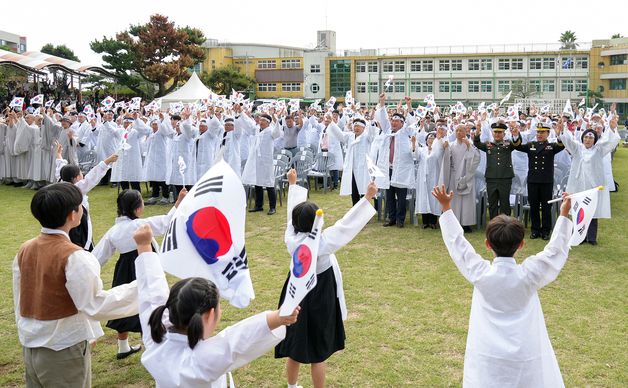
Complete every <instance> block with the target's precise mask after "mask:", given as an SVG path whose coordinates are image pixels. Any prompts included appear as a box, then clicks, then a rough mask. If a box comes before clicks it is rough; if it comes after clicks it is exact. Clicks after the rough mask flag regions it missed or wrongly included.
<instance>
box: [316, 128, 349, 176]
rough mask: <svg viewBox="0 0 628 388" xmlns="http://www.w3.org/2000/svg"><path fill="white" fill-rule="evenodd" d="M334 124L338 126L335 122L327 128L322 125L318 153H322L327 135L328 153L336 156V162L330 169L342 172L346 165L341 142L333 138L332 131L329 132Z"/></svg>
mask: <svg viewBox="0 0 628 388" xmlns="http://www.w3.org/2000/svg"><path fill="white" fill-rule="evenodd" d="M332 124H333V125H336V124H334V123H333V121H332V122H331V123H330V124H329V125H328V126H327V127H325V126H324V125H322V129H321V131H320V134H319V139H318V152H322V149H321V144H322V142H323V138H324V136H325V135H327V152H329V153H330V154H332V155H334V162H333V163H331V164H330V165H329V169H330V170H338V171H340V170H342V166H343V165H344V158H343V154H342V147H341V145H340V140H338V138H337V137H336V136H332V134H331V131H329V127H330V126H331V125H332ZM336 126H337V125H336Z"/></svg>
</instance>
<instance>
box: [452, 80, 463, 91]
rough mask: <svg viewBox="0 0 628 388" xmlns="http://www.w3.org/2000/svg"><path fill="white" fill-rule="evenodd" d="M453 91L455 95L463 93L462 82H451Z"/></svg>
mask: <svg viewBox="0 0 628 388" xmlns="http://www.w3.org/2000/svg"><path fill="white" fill-rule="evenodd" d="M451 91H452V92H454V93H462V81H451Z"/></svg>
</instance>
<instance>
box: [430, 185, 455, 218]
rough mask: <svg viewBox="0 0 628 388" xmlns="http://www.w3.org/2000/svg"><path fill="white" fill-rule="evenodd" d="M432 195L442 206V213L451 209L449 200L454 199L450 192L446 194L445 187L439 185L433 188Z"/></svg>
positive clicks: (452, 193)
mask: <svg viewBox="0 0 628 388" xmlns="http://www.w3.org/2000/svg"><path fill="white" fill-rule="evenodd" d="M432 195H433V196H434V198H436V200H437V201H438V202H439V203H440V205H441V206H442V208H443V213H444V212H446V211H447V210H449V209H451V200H452V199H453V198H454V192H453V191H450V192H449V193H447V189H445V185H441V187H438V186H434V189H433V190H432Z"/></svg>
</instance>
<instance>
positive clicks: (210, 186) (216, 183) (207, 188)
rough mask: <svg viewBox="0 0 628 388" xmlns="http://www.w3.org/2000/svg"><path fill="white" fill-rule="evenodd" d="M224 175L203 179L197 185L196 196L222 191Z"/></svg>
mask: <svg viewBox="0 0 628 388" xmlns="http://www.w3.org/2000/svg"><path fill="white" fill-rule="evenodd" d="M222 177H223V176H222V175H220V176H215V177H212V178H209V179H207V180H206V181H203V182H201V183H199V184H198V186H196V193H194V197H198V196H199V195H203V194H207V193H222Z"/></svg>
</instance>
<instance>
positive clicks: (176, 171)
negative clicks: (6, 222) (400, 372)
mask: <svg viewBox="0 0 628 388" xmlns="http://www.w3.org/2000/svg"><path fill="white" fill-rule="evenodd" d="M103 105H104V106H102V107H100V108H98V109H97V110H96V111H90V110H88V111H82V112H75V111H72V110H69V111H67V112H65V114H61V113H60V112H57V111H55V109H53V108H52V107H48V108H47V109H42V108H43V107H39V106H36V107H33V108H34V109H32V110H31V111H26V112H24V111H22V110H21V109H11V110H6V111H5V112H4V113H3V120H2V123H1V124H0V137H1V138H2V139H3V146H2V149H1V151H2V154H1V155H0V156H1V157H0V173H1V175H0V177H1V178H2V179H3V181H4V183H6V184H12V185H23V186H24V187H27V188H31V189H35V190H37V192H36V193H35V195H34V197H33V200H32V202H31V212H32V213H33V216H34V217H35V218H36V219H37V220H38V221H39V222H40V223H41V226H42V234H41V235H39V236H38V237H36V238H35V239H33V240H30V241H28V242H26V243H25V244H23V245H22V247H21V248H20V251H19V252H18V254H17V256H16V259H15V261H14V265H13V275H14V297H15V298H14V299H15V309H16V318H17V327H18V334H19V337H20V342H21V343H22V345H23V346H24V349H25V351H24V359H25V364H26V381H27V385H29V386H53V385H58V384H59V382H60V381H64V382H66V383H67V385H72V384H76V386H88V385H89V384H90V378H91V374H90V373H91V367H90V364H89V362H90V341H93V340H95V339H96V338H97V337H99V336H102V335H103V332H102V329H101V328H100V324H99V322H98V321H99V320H109V322H108V323H107V326H108V327H110V328H112V329H114V330H116V331H117V332H118V353H117V358H118V359H122V358H126V357H128V356H130V355H132V354H134V353H136V352H138V351H140V350H141V347H140V346H132V345H130V344H129V342H128V332H141V333H142V341H143V343H144V345H145V347H146V351H145V352H144V354H143V356H142V363H143V364H144V366H145V367H146V368H147V370H148V371H149V372H150V373H151V375H152V376H153V377H154V378H155V380H156V381H157V384H158V385H161V386H195V385H199V384H208V383H209V384H210V385H211V386H221V387H222V386H226V384H227V376H228V372H229V371H231V370H232V369H234V368H237V367H239V366H242V365H244V364H246V363H248V362H250V361H252V360H254V359H255V358H257V357H259V356H260V355H262V354H264V353H265V352H267V351H268V350H270V349H272V348H273V347H275V357H277V358H287V364H286V370H287V380H288V387H289V388H296V387H297V378H298V375H299V367H300V364H302V363H305V364H311V374H312V380H313V383H314V386H315V387H322V386H324V384H325V361H326V360H327V359H328V358H329V357H330V356H331V355H332V354H333V353H335V352H337V351H338V350H341V349H343V348H344V341H345V332H344V326H343V321H344V320H345V319H346V317H347V314H346V306H345V304H344V292H343V290H342V276H341V275H340V269H339V266H338V262H337V260H336V258H335V255H334V253H335V252H336V251H337V250H338V249H341V248H342V247H343V246H344V245H346V244H348V243H349V242H350V241H351V240H352V239H353V238H354V237H355V236H356V235H357V234H358V233H359V232H360V231H361V230H362V229H363V228H364V226H365V225H366V224H367V223H368V222H369V220H370V219H371V218H372V217H373V215H374V214H375V213H376V210H375V207H374V206H373V204H372V203H371V201H373V202H374V203H376V204H377V203H378V202H379V205H378V206H381V202H380V201H383V202H384V204H385V209H386V211H385V213H386V219H385V220H384V224H383V226H384V227H404V225H405V218H406V213H407V209H406V205H407V201H408V198H411V201H414V205H415V206H414V209H415V212H416V213H417V214H421V215H422V224H423V227H424V228H434V229H436V228H438V227H439V226H440V228H441V229H442V230H441V231H442V234H443V239H444V241H445V244H446V246H447V248H448V250H449V252H450V254H451V256H452V259H453V260H454V262H455V263H456V265H457V266H458V268H459V270H460V272H461V273H462V275H463V276H464V277H465V278H466V279H467V280H469V281H470V282H471V283H472V284H473V285H474V287H475V291H476V292H477V293H478V294H479V295H482V296H481V297H477V298H476V296H475V294H474V298H473V302H472V306H471V310H472V316H471V320H470V324H469V341H468V343H467V353H466V356H465V357H466V361H465V374H464V379H465V384H466V385H469V386H478V387H480V386H487V385H491V384H496V382H504V381H513V382H515V383H514V385H517V383H516V382H519V383H521V382H525V383H526V384H531V385H532V386H544V385H546V386H563V382H562V377H561V374H560V370H559V368H558V363H557V361H556V357H555V355H554V352H553V350H552V347H551V343H550V341H549V337H548V334H547V331H546V329H545V326H544V324H543V313H542V311H541V307H540V302H539V301H538V296H537V294H536V292H537V290H538V289H540V288H541V287H543V286H545V285H546V284H548V283H549V282H551V281H553V280H554V279H555V278H556V276H558V273H559V272H560V270H561V268H562V266H563V265H564V264H565V261H566V259H567V253H568V239H569V236H570V234H571V230H572V223H571V221H570V220H569V219H568V218H567V216H568V215H569V209H570V201H569V199H568V196H567V192H577V191H582V190H586V189H590V188H593V187H597V186H604V187H605V189H604V190H603V191H602V193H601V194H600V196H599V202H598V206H597V210H596V213H595V218H596V219H597V218H609V217H610V195H609V189H611V190H612V189H614V181H613V178H612V166H611V152H612V151H613V150H614V148H615V147H616V146H617V144H618V142H619V135H618V132H617V130H618V128H617V120H618V117H617V114H616V112H615V109H614V107H611V109H610V113H609V114H608V115H607V114H606V113H605V112H604V113H603V114H599V113H595V112H581V115H576V116H574V115H572V114H564V115H563V114H559V115H553V114H550V113H548V112H543V113H541V111H545V110H546V109H537V108H532V109H531V110H530V112H529V116H528V115H526V114H523V113H521V112H519V110H518V107H517V106H516V105H515V106H511V107H509V108H508V110H507V111H506V112H505V113H506V114H505V115H502V114H501V113H500V108H499V106H497V105H493V106H491V107H488V108H484V107H483V106H480V107H478V109H477V110H468V109H467V108H465V107H461V106H460V105H459V104H457V106H456V107H455V108H454V107H452V108H451V109H450V111H449V112H446V113H445V112H442V111H441V110H440V109H439V108H438V107H436V106H433V108H432V109H429V110H427V111H426V110H425V109H423V107H419V108H418V109H416V110H415V109H414V108H413V105H412V101H411V99H410V98H408V97H406V98H405V99H404V101H402V102H400V103H399V104H397V105H396V106H392V107H391V106H386V95H385V94H381V95H380V100H379V105H378V106H377V107H376V108H375V109H366V108H361V107H360V106H359V105H358V104H357V103H352V102H350V103H348V104H347V106H343V105H342V104H339V105H335V104H334V103H333V101H330V102H328V103H327V104H326V105H325V106H322V107H321V106H320V105H318V104H313V105H312V106H309V107H307V108H306V109H305V110H302V109H300V107H299V106H298V105H297V106H295V105H293V104H289V105H288V106H286V105H285V104H282V103H266V104H263V105H261V106H257V107H256V109H253V106H252V105H251V104H250V103H249V102H247V101H242V99H241V98H240V97H238V96H237V95H234V96H232V99H231V101H228V100H221V102H220V103H216V102H213V103H205V102H204V103H202V104H191V105H188V106H184V105H183V104H175V106H174V107H173V106H171V107H170V109H169V110H165V109H164V110H162V109H160V107H159V106H158V105H156V104H155V103H151V104H149V105H146V106H139V105H135V106H126V107H122V106H121V107H118V108H117V109H114V108H113V106H112V102H111V101H108V102H107V103H106V104H103ZM308 155H310V156H308ZM285 158H287V159H288V161H287V162H285ZM221 159H224V160H225V161H226V162H227V163H228V164H229V166H230V167H231V168H232V169H233V170H234V171H235V172H236V174H237V175H238V176H240V177H241V180H242V183H243V184H244V185H246V186H249V187H251V189H252V190H251V191H252V192H253V193H254V195H255V201H254V202H255V203H254V206H253V207H252V208H251V209H249V211H250V212H258V211H263V210H264V207H263V206H264V201H263V199H264V190H265V191H266V192H267V196H268V202H269V210H268V215H273V214H275V212H276V196H277V193H276V188H277V187H278V178H280V182H281V179H283V178H285V179H286V181H287V183H288V185H289V190H288V204H287V206H288V209H289V212H288V220H287V221H288V222H287V229H286V234H285V243H286V246H287V248H288V251H289V252H290V253H292V252H293V251H294V250H295V249H296V248H297V247H298V246H299V245H300V244H301V243H302V241H303V240H304V239H307V238H309V237H308V236H309V235H310V233H309V232H310V231H311V230H312V224H313V222H314V217H315V214H316V211H317V209H318V207H317V206H316V205H315V204H313V203H311V202H307V196H308V195H307V190H306V189H305V188H303V187H300V186H299V185H298V184H297V183H299V182H300V183H301V185H303V186H307V182H308V181H307V173H308V171H318V172H321V173H325V174H327V173H328V174H329V181H330V183H329V186H330V187H329V188H330V189H331V190H334V189H337V188H338V187H339V188H340V190H339V191H340V195H341V196H351V200H352V205H353V206H352V208H351V210H349V212H348V213H347V214H346V215H345V217H343V218H342V219H341V220H339V221H338V222H337V223H336V224H335V225H334V226H333V227H331V228H327V229H326V230H324V231H323V234H322V238H321V243H320V246H319V251H318V260H317V264H316V277H317V285H316V286H315V288H314V290H313V291H311V292H310V293H309V294H308V295H307V297H306V299H304V300H303V301H302V303H301V304H300V307H297V308H296V309H295V310H294V311H293V312H292V314H291V315H289V316H280V315H279V312H278V311H274V312H266V313H262V314H258V315H256V316H253V317H251V318H249V319H247V320H245V321H242V322H240V323H238V324H236V325H234V326H232V327H230V328H227V329H226V330H225V331H223V332H221V333H220V334H219V335H216V336H213V332H214V330H215V328H216V326H217V324H218V321H219V320H220V314H221V313H220V311H221V310H220V303H219V292H218V290H217V289H216V286H215V285H214V284H213V283H212V282H211V281H208V280H207V279H201V278H190V279H184V280H181V281H179V282H178V283H176V284H175V285H174V286H173V287H172V289H169V288H168V285H167V283H166V280H165V275H164V273H163V269H162V268H161V265H160V262H159V259H158V253H155V252H157V251H158V249H156V247H155V246H154V245H153V244H154V239H153V236H155V235H161V234H164V233H165V232H166V230H167V228H168V225H169V222H170V219H171V217H172V216H173V214H174V212H175V209H174V208H172V209H171V210H170V211H169V212H168V214H166V215H163V216H156V217H150V218H145V219H143V218H142V217H141V216H142V212H143V209H144V204H145V202H144V199H143V197H142V195H141V186H140V182H150V186H151V193H150V196H149V197H148V198H147V200H146V204H155V203H171V202H173V201H171V200H170V198H169V197H170V195H169V193H170V192H171V190H172V192H173V198H177V200H176V203H174V206H175V207H177V206H178V205H179V203H180V202H181V201H182V200H183V198H185V196H186V194H187V192H188V190H189V189H191V187H192V186H193V185H194V184H195V182H196V181H197V180H199V179H200V178H201V177H202V176H203V175H204V173H205V172H206V171H208V169H210V168H211V167H212V165H213V164H214V163H216V162H217V161H218V160H221ZM279 160H282V163H281V166H280V167H281V168H280V169H279V170H278V168H277V167H278V166H279V165H280V163H278V162H277V161H279ZM303 163H306V164H307V165H308V166H309V167H308V168H306V169H303V168H301V166H302V164H303ZM84 172H85V175H83V173H84ZM278 172H279V174H278ZM557 172H560V173H557ZM299 173H300V174H302V176H301V177H299ZM304 174H305V175H306V176H303V175H304ZM318 176H319V175H318ZM57 181H62V183H52V182H57ZM99 182H102V183H104V184H107V183H109V182H113V183H116V184H118V185H120V187H121V188H122V189H123V190H122V192H121V193H119V195H118V198H117V210H118V218H117V219H116V222H115V224H114V226H113V227H112V228H111V229H110V230H109V231H108V232H107V233H106V234H105V235H104V236H103V237H102V238H101V239H100V240H99V241H98V243H97V244H94V242H93V233H92V225H91V220H90V218H89V202H88V198H87V193H88V192H89V191H90V190H91V189H92V188H93V187H94V186H96V185H97V184H98V183H99ZM556 184H558V188H557V189H555V186H556ZM378 190H379V191H381V192H383V193H384V195H378ZM410 193H412V195H409V194H410ZM479 194H481V197H486V198H487V203H488V210H489V215H490V219H491V221H490V222H489V223H488V225H487V228H486V235H487V244H488V246H490V248H491V249H492V250H493V251H494V253H495V256H496V259H495V261H494V262H493V264H490V262H488V261H485V260H482V259H481V258H480V256H479V255H477V254H476V253H475V251H474V250H473V248H472V247H471V246H470V244H469V243H468V242H467V241H466V240H465V238H464V233H465V232H466V233H468V232H471V231H472V228H471V227H472V226H473V225H475V224H476V223H477V214H476V209H477V201H478V200H479V199H478V195H479ZM558 194H562V196H563V198H564V200H563V204H562V205H561V206H560V211H559V214H558V216H557V217H556V223H555V226H554V230H553V231H552V217H551V209H550V207H549V206H548V204H547V201H548V200H550V199H551V198H552V196H554V195H558ZM252 195H253V194H252ZM513 195H524V196H525V197H527V198H528V199H529V206H530V217H531V223H532V226H531V234H530V238H532V239H535V238H542V239H544V240H550V237H551V236H553V238H551V240H550V242H549V243H548V246H547V247H546V249H545V250H544V251H543V252H541V253H539V254H537V255H535V256H532V257H530V258H528V259H526V260H525V261H524V262H523V264H521V265H516V262H515V261H514V259H513V257H514V256H515V254H516V252H517V251H518V250H519V249H520V248H521V247H522V246H523V239H524V233H525V230H524V228H523V225H522V224H521V222H519V221H518V220H517V219H514V218H511V217H508V216H509V215H510V214H511V208H512V205H513V204H512V196H513ZM596 231H597V223H596V222H592V223H591V226H590V227H589V233H588V234H587V240H586V241H588V242H589V243H591V244H594V245H595V244H596V243H597V238H596ZM116 251H117V252H119V253H120V257H119V259H118V261H117V263H116V267H115V271H114V272H115V273H114V279H113V284H112V288H111V289H110V290H104V289H103V285H102V280H101V279H100V268H101V266H103V265H104V264H105V263H106V262H107V261H108V260H109V259H110V257H111V256H112V255H113V254H114V252H116ZM513 266H514V267H513ZM513 268H515V269H514V272H513ZM44 274H45V275H46V279H47V281H46V282H45V284H44V282H42V281H41V279H42V278H43V276H44ZM289 279H290V277H288V279H287V281H286V284H285V285H284V288H283V290H282V292H281V296H280V301H282V300H283V299H284V298H285V296H286V293H287V292H289V290H288V287H289V284H288V283H289ZM504 295H505V296H504ZM505 304H508V306H506V305H505ZM495 309H498V310H500V311H502V310H503V311H510V313H508V314H505V315H504V316H500V317H498V318H496V317H493V316H492V315H491V314H488V313H486V311H489V310H495ZM513 330H514V331H516V334H514V336H515V337H516V338H523V339H530V341H529V344H528V345H526V346H523V347H515V348H517V350H515V351H513V350H512V347H511V348H509V347H508V345H506V348H508V349H505V348H503V346H504V343H509V341H511V340H512V338H513V337H512V336H513ZM489 332H490V335H489V334H487V333H489ZM504 341H505V342H504ZM526 343H528V342H526ZM59 352H63V354H62V356H63V357H61V356H59V354H61V353H59ZM72 354H81V355H82V356H81V357H75V358H73V359H72V360H71V362H70V361H67V363H66V364H63V368H61V367H60V364H59V363H58V362H59V361H58V360H61V359H63V360H65V357H66V355H67V357H70V355H72ZM208 360H211V361H209V362H208ZM522 360H523V361H522ZM165 365H168V366H169V367H168V368H164V366H165ZM531 382H532V383H531ZM537 383H538V384H537Z"/></svg>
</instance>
